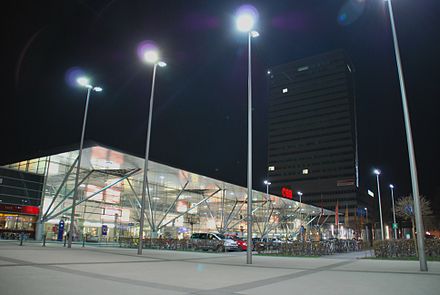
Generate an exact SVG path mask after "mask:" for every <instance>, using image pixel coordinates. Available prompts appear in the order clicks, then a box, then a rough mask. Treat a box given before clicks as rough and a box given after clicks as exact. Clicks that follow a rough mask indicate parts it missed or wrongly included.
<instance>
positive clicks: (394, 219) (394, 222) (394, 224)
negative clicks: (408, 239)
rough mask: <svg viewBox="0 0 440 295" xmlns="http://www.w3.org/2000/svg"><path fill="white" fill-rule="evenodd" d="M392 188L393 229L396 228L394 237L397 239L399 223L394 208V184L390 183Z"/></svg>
mask: <svg viewBox="0 0 440 295" xmlns="http://www.w3.org/2000/svg"><path fill="white" fill-rule="evenodd" d="M390 190H391V203H392V205H393V230H394V239H395V240H397V227H396V226H397V223H396V209H395V208H394V185H392V184H390Z"/></svg>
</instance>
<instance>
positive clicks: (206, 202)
mask: <svg viewBox="0 0 440 295" xmlns="http://www.w3.org/2000/svg"><path fill="white" fill-rule="evenodd" d="M205 204H206V207H207V208H208V211H209V215H211V218H212V219H214V222H215V220H216V218H215V217H214V214H213V213H212V210H211V207H210V206H209V203H208V201H206V200H205ZM215 228H216V229H217V231H218V232H220V233H222V232H221V231H220V229H221V228H219V227H218V226H217V222H215Z"/></svg>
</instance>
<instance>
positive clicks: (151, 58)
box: [138, 49, 167, 255]
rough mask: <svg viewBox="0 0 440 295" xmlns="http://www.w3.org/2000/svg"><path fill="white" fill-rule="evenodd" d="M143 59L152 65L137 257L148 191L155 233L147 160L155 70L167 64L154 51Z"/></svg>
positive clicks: (145, 54) (148, 51) (142, 232)
mask: <svg viewBox="0 0 440 295" xmlns="http://www.w3.org/2000/svg"><path fill="white" fill-rule="evenodd" d="M143 59H144V61H145V62H147V63H150V64H153V77H152V79H151V80H152V81H151V93H150V109H149V112H148V127H147V142H146V144H145V162H144V177H143V181H142V200H141V212H140V215H141V216H140V221H139V245H138V255H142V247H143V237H144V223H145V197H146V191H147V190H148V204H149V211H150V216H151V219H152V220H151V224H150V225H151V231H152V232H153V233H155V232H156V230H157V229H156V228H155V224H154V220H153V212H152V208H151V198H150V192H149V188H148V158H149V153H150V137H151V120H152V117H153V101H154V86H155V83H156V70H157V66H159V67H161V68H163V67H165V66H166V65H167V64H166V63H165V62H164V61H161V60H159V52H158V51H157V50H156V49H149V50H146V51H145V52H144V54H143Z"/></svg>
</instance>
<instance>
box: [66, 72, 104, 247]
mask: <svg viewBox="0 0 440 295" xmlns="http://www.w3.org/2000/svg"><path fill="white" fill-rule="evenodd" d="M76 82H77V83H78V84H79V85H81V86H82V87H85V88H87V96H86V106H85V110H84V119H83V124H82V131H81V141H80V144H79V154H78V162H77V164H76V175H75V187H74V188H73V198H72V212H71V215H70V227H69V239H68V241H67V248H72V240H73V233H74V225H75V209H76V200H77V199H78V182H79V173H80V168H81V157H82V150H83V145H84V134H85V132H86V123H87V112H88V109H89V101H90V93H91V92H92V91H95V92H101V91H102V88H101V87H99V86H92V85H91V84H90V80H89V79H88V78H86V77H79V78H78V79H77V80H76Z"/></svg>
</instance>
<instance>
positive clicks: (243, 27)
mask: <svg viewBox="0 0 440 295" xmlns="http://www.w3.org/2000/svg"><path fill="white" fill-rule="evenodd" d="M257 18H258V12H257V10H256V9H255V8H254V7H252V6H249V5H245V6H242V7H240V8H239V9H238V11H237V16H236V25H237V29H238V30H239V31H240V32H246V33H247V35H248V165H247V189H248V200H247V215H248V218H247V250H246V263H247V264H252V63H251V39H252V38H256V37H258V36H259V33H258V32H257V31H254V30H252V29H253V28H254V25H255V22H256V20H257Z"/></svg>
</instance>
